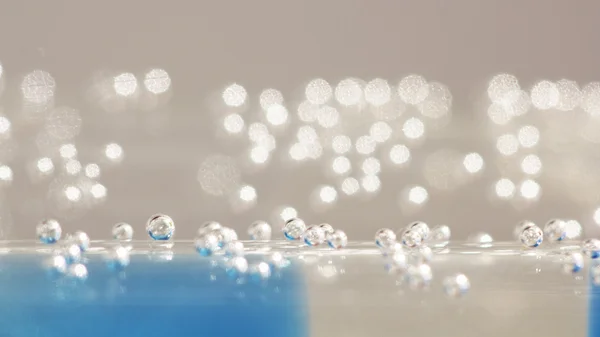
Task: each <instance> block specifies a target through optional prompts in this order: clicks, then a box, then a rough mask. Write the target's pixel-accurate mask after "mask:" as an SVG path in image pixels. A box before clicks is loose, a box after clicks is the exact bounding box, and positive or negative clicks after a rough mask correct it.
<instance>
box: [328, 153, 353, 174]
mask: <svg viewBox="0 0 600 337" xmlns="http://www.w3.org/2000/svg"><path fill="white" fill-rule="evenodd" d="M331 168H332V169H333V172H335V173H336V174H339V175H343V174H346V173H348V172H350V170H351V169H352V164H351V163H350V159H348V157H343V156H339V157H335V158H334V159H333V162H332V163H331Z"/></svg>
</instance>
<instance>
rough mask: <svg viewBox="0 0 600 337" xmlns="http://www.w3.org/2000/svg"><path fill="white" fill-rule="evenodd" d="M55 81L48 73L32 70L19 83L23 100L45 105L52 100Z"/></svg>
mask: <svg viewBox="0 0 600 337" xmlns="http://www.w3.org/2000/svg"><path fill="white" fill-rule="evenodd" d="M55 89H56V81H55V80H54V77H52V76H51V75H50V74H49V73H48V72H46V71H43V70H34V71H32V72H31V73H29V74H27V75H25V77H24V78H23V82H21V92H22V94H23V98H24V99H25V100H26V101H28V102H31V103H35V104H46V103H49V102H50V101H51V100H52V99H53V98H54V90H55Z"/></svg>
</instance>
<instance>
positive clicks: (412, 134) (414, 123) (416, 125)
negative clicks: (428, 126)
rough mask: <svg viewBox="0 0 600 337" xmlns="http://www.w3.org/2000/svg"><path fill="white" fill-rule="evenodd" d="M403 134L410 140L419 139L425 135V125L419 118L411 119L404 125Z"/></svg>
mask: <svg viewBox="0 0 600 337" xmlns="http://www.w3.org/2000/svg"><path fill="white" fill-rule="evenodd" d="M402 132H404V136H406V138H408V139H418V138H421V137H422V136H423V134H425V124H423V122H422V121H421V120H420V119H418V118H414V117H412V118H409V119H407V120H406V121H405V122H404V124H403V125H402Z"/></svg>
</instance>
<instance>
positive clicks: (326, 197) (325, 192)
mask: <svg viewBox="0 0 600 337" xmlns="http://www.w3.org/2000/svg"><path fill="white" fill-rule="evenodd" d="M319 198H320V199H321V201H322V202H324V203H326V204H330V203H332V202H334V201H336V200H337V191H336V190H335V188H333V187H332V186H323V187H321V190H320V191H319Z"/></svg>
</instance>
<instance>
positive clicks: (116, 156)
mask: <svg viewBox="0 0 600 337" xmlns="http://www.w3.org/2000/svg"><path fill="white" fill-rule="evenodd" d="M104 154H105V155H106V158H108V159H109V160H110V161H112V162H120V161H121V160H123V148H122V147H121V145H119V144H117V143H111V144H108V145H106V147H105V148H104Z"/></svg>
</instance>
